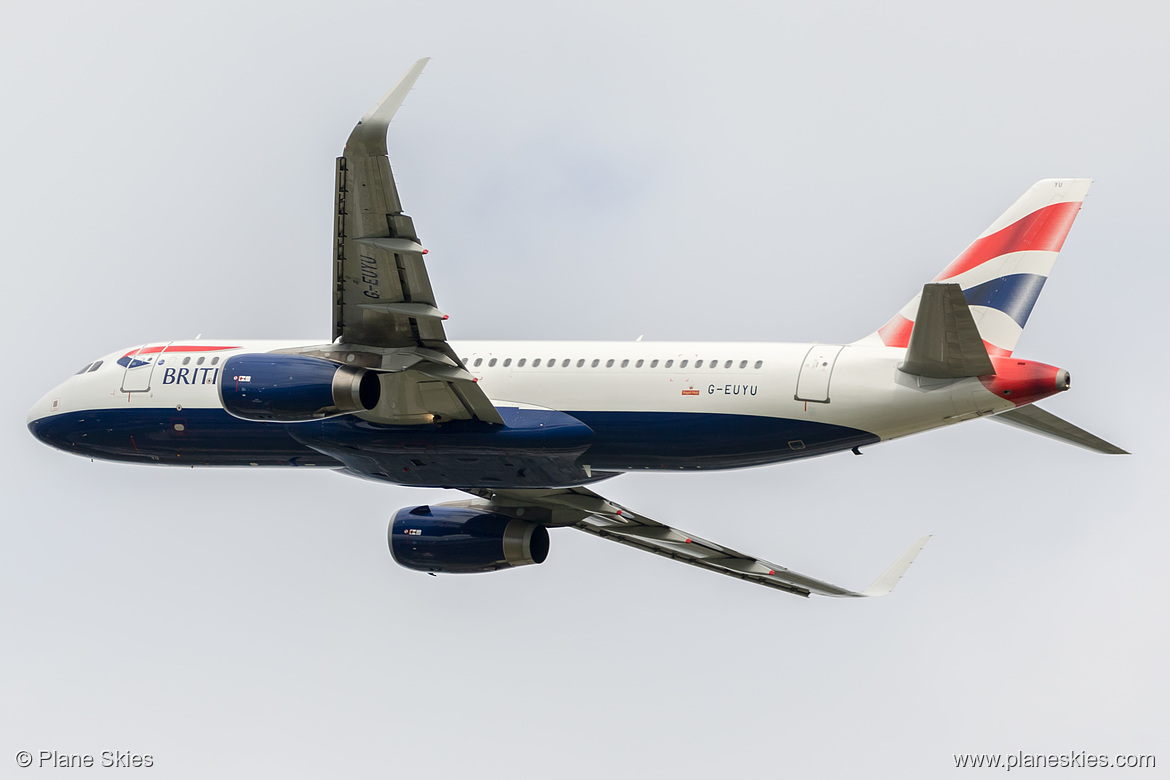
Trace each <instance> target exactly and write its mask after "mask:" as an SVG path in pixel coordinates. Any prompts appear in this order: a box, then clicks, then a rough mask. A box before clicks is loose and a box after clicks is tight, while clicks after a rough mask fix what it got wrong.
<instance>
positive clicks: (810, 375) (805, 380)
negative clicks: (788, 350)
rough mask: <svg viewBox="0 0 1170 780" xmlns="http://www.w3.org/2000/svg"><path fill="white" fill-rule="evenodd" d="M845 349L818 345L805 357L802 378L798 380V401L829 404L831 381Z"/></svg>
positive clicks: (839, 346) (838, 346)
mask: <svg viewBox="0 0 1170 780" xmlns="http://www.w3.org/2000/svg"><path fill="white" fill-rule="evenodd" d="M844 348H845V347H843V346H841V345H840V344H817V345H815V346H814V347H812V348H811V349H809V351H808V353H807V354H806V355H805V356H804V364H803V365H801V367H800V376H799V377H798V378H797V380H796V400H797V401H810V402H813V403H818V404H827V403H828V402H829V380H830V379H831V378H832V376H833V366H834V365H836V364H837V356H838V355H839V354H841V350H842V349H844Z"/></svg>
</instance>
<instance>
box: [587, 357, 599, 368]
mask: <svg viewBox="0 0 1170 780" xmlns="http://www.w3.org/2000/svg"><path fill="white" fill-rule="evenodd" d="M600 362H601V361H600V360H598V359H597V358H593V362H592V363H590V364H589V365H590V366H592V367H593V368H597V364H598V363H600Z"/></svg>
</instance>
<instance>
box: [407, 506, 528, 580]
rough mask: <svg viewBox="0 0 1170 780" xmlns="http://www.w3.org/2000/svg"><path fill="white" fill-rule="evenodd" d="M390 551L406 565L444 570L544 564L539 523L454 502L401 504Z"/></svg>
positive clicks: (461, 572)
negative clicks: (429, 504) (439, 504)
mask: <svg viewBox="0 0 1170 780" xmlns="http://www.w3.org/2000/svg"><path fill="white" fill-rule="evenodd" d="M389 537H390V554H391V555H392V556H394V560H395V561H396V562H398V563H399V564H400V565H402V566H405V567H407V568H408V569H416V570H418V571H426V572H442V573H447V574H467V573H475V572H485V571H495V570H497V569H507V568H510V567H513V566H526V565H528V564H531V563H543V562H544V559H545V558H547V557H548V530H547V529H546V528H545V527H544V526H543V525H537V524H536V523H529V522H526V521H524V520H518V519H516V518H512V517H507V516H506V515H499V514H495V513H492V512H484V511H483V510H480V509H474V508H470V507H455V506H416V507H407V508H406V509H400V510H399V511H398V512H397V513H396V514H395V515H394V519H393V520H392V521H391V523H390V533H389Z"/></svg>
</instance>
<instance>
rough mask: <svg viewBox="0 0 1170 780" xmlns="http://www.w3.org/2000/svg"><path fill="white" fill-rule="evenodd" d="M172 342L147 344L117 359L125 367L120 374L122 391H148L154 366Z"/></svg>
mask: <svg viewBox="0 0 1170 780" xmlns="http://www.w3.org/2000/svg"><path fill="white" fill-rule="evenodd" d="M172 343H174V342H167V343H166V344H147V345H145V346H143V347H140V348H139V349H138V350H137V351H136V352H133V353H131V354H129V355H126V356H125V357H123V358H122V359H121V360H119V361H118V363H119V364H120V365H124V366H125V367H126V371H125V372H124V373H123V374H122V392H123V393H145V392H148V391H149V390H150V380H151V377H152V376H153V374H154V367H155V365H156V364H157V363H158V362H159V361H161V360H162V357H163V353H165V352H166V350H167V347H169V346H170V345H171V344H172Z"/></svg>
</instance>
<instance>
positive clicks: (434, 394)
mask: <svg viewBox="0 0 1170 780" xmlns="http://www.w3.org/2000/svg"><path fill="white" fill-rule="evenodd" d="M426 64H427V59H425V58H424V59H421V60H419V61H418V62H416V63H415V64H414V66H413V67H412V68H411V69H410V70H409V71H408V72H407V73H406V75H405V76H403V77H402V79H401V80H400V81H399V82H398V83H397V84H396V85H395V86H394V87H393V88H392V89H391V90H390V91H389V92H387V93H386V94H385V95H384V96H383V97H382V99H381V100H379V101H378V102H377V103H376V104H375V105H374V107H373V108H371V109H370V110H369V111H367V112H366V114H365V116H363V117H362V118H361V120H360V121H359V122H358V123H357V126H356V127H354V129H353V132H352V133H351V134H350V136H349V140H348V141H347V142H346V145H345V151H344V153H343V155H342V156H341V157H339V158H338V159H337V189H336V195H337V197H336V201H335V203H336V213H335V241H334V266H333V283H334V284H333V346H332V347H330V348H326V349H316V350H313V354H318V355H322V356H324V357H332V358H334V359H336V358H337V357H338V353H345V357H344V358H342V359H343V360H345V361H346V362H349V363H351V364H356V365H363V366H366V367H368V368H375V369H381V370H383V371H387V372H394V373H395V376H394V377H393V379H392V380H391V386H390V387H384V388H383V390H384V392H383V395H384V396H386V397H387V398H394V399H395V407H394V408H395V410H396V413H397V414H398V416H399V417H401V418H403V419H405V418H411V419H429V418H431V417H434V418H435V419H438V418H445V419H470V418H477V419H480V420H484V421H486V422H491V423H496V424H502V423H503V420H502V419H501V418H500V416H499V414H498V413H497V412H496V410H495V407H494V406H492V404H491V402H490V401H489V400H488V398H487V396H486V395H485V394H484V392H483V390H482V389H481V388H480V387H479V386H478V385H477V384H476V383H475V381H474V379H473V378H472V376H471V374H469V373H468V372H467V371H466V369H464V367H463V364H462V362H461V361H460V360H459V356H458V355H456V354H455V351H454V350H453V349H452V348H451V345H450V344H449V343H448V342H447V336H446V333H445V332H444V330H443V320H445V319H447V317H446V315H445V314H443V312H441V311H439V309H438V307H437V305H436V303H435V293H434V291H433V290H432V289H431V282H430V278H429V277H428V276H427V267H426V263H425V262H423V256H424V255H426V253H427V250H425V249H423V247H422V244H421V243H420V242H419V238H418V234H417V232H416V231H415V228H414V221H413V220H412V219H411V218H410V217H409V216H407V215H406V214H404V213H403V211H402V202H401V201H400V200H399V197H398V188H397V187H396V186H395V184H394V174H393V172H392V171H391V170H390V158H389V157H388V156H387V150H386V131H387V129H388V128H389V126H390V120H391V119H392V118H393V117H394V114H395V112H397V110H398V108H399V107H400V106H401V105H402V102H403V101H404V100H405V99H406V96H407V94H408V93H409V92H410V89H411V87H412V86H414V82H415V81H416V80H417V79H418V77H419V74H420V73H422V70H423V68H424V67H425V66H426ZM355 353H356V357H357V359H356V361H355V359H354V357H353V356H354V355H355Z"/></svg>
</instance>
